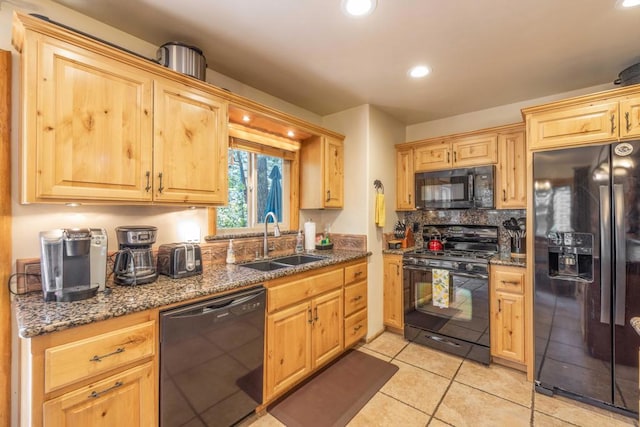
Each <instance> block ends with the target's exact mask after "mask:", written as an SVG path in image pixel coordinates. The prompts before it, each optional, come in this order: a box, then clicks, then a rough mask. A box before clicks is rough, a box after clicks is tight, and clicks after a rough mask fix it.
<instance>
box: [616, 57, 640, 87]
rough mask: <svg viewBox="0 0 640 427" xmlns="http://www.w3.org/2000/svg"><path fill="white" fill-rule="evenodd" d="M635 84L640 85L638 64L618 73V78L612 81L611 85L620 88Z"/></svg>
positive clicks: (639, 63)
mask: <svg viewBox="0 0 640 427" xmlns="http://www.w3.org/2000/svg"><path fill="white" fill-rule="evenodd" d="M637 83H640V62H638V63H637V64H633V65H632V66H630V67H628V68H625V69H624V70H622V71H620V74H618V78H617V79H615V80H614V81H613V84H616V85H621V86H630V85H634V84H637Z"/></svg>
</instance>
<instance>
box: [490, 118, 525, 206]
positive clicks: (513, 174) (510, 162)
mask: <svg viewBox="0 0 640 427" xmlns="http://www.w3.org/2000/svg"><path fill="white" fill-rule="evenodd" d="M498 152H499V157H500V159H499V160H500V161H499V162H498V168H497V173H498V179H497V184H498V185H497V188H496V190H497V191H496V208H497V209H525V208H526V207H527V170H526V166H527V155H526V153H527V149H526V145H525V137H524V131H523V132H515V133H511V134H508V135H500V136H499V137H498Z"/></svg>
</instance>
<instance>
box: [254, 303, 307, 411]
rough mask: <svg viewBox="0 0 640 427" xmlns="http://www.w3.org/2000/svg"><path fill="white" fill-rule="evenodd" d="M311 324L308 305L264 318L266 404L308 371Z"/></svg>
mask: <svg viewBox="0 0 640 427" xmlns="http://www.w3.org/2000/svg"><path fill="white" fill-rule="evenodd" d="M312 322H313V313H312V310H311V303H309V302H304V303H301V304H298V305H295V306H293V307H290V308H288V309H285V310H282V311H279V312H277V313H274V314H270V315H268V316H267V354H266V360H265V363H266V371H265V372H266V396H265V401H266V400H269V399H271V398H272V397H273V396H275V395H276V394H278V393H280V392H282V391H283V390H286V389H288V388H289V387H291V386H292V385H293V384H295V383H296V382H297V381H299V380H300V379H302V378H304V377H305V376H306V375H307V373H309V372H310V371H311V366H312V365H311V323H312Z"/></svg>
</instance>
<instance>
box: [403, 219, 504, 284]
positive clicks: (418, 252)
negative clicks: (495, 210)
mask: <svg viewBox="0 0 640 427" xmlns="http://www.w3.org/2000/svg"><path fill="white" fill-rule="evenodd" d="M434 236H437V238H439V239H441V240H442V242H443V246H444V249H443V250H441V251H430V250H429V249H428V244H429V240H430V239H431V238H432V237H434ZM422 237H423V241H424V245H423V247H422V248H417V249H415V250H413V251H410V252H407V253H405V254H404V257H403V264H404V265H405V266H412V267H413V268H445V269H448V270H452V271H465V272H475V273H478V274H486V272H487V270H488V264H489V258H491V257H492V256H493V255H495V254H496V253H498V249H499V245H498V227H495V226H488V225H459V224H455V225H451V224H437V225H433V224H427V225H424V227H423V233H422Z"/></svg>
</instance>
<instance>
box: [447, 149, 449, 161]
mask: <svg viewBox="0 0 640 427" xmlns="http://www.w3.org/2000/svg"><path fill="white" fill-rule="evenodd" d="M447 163H449V152H448V151H447Z"/></svg>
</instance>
